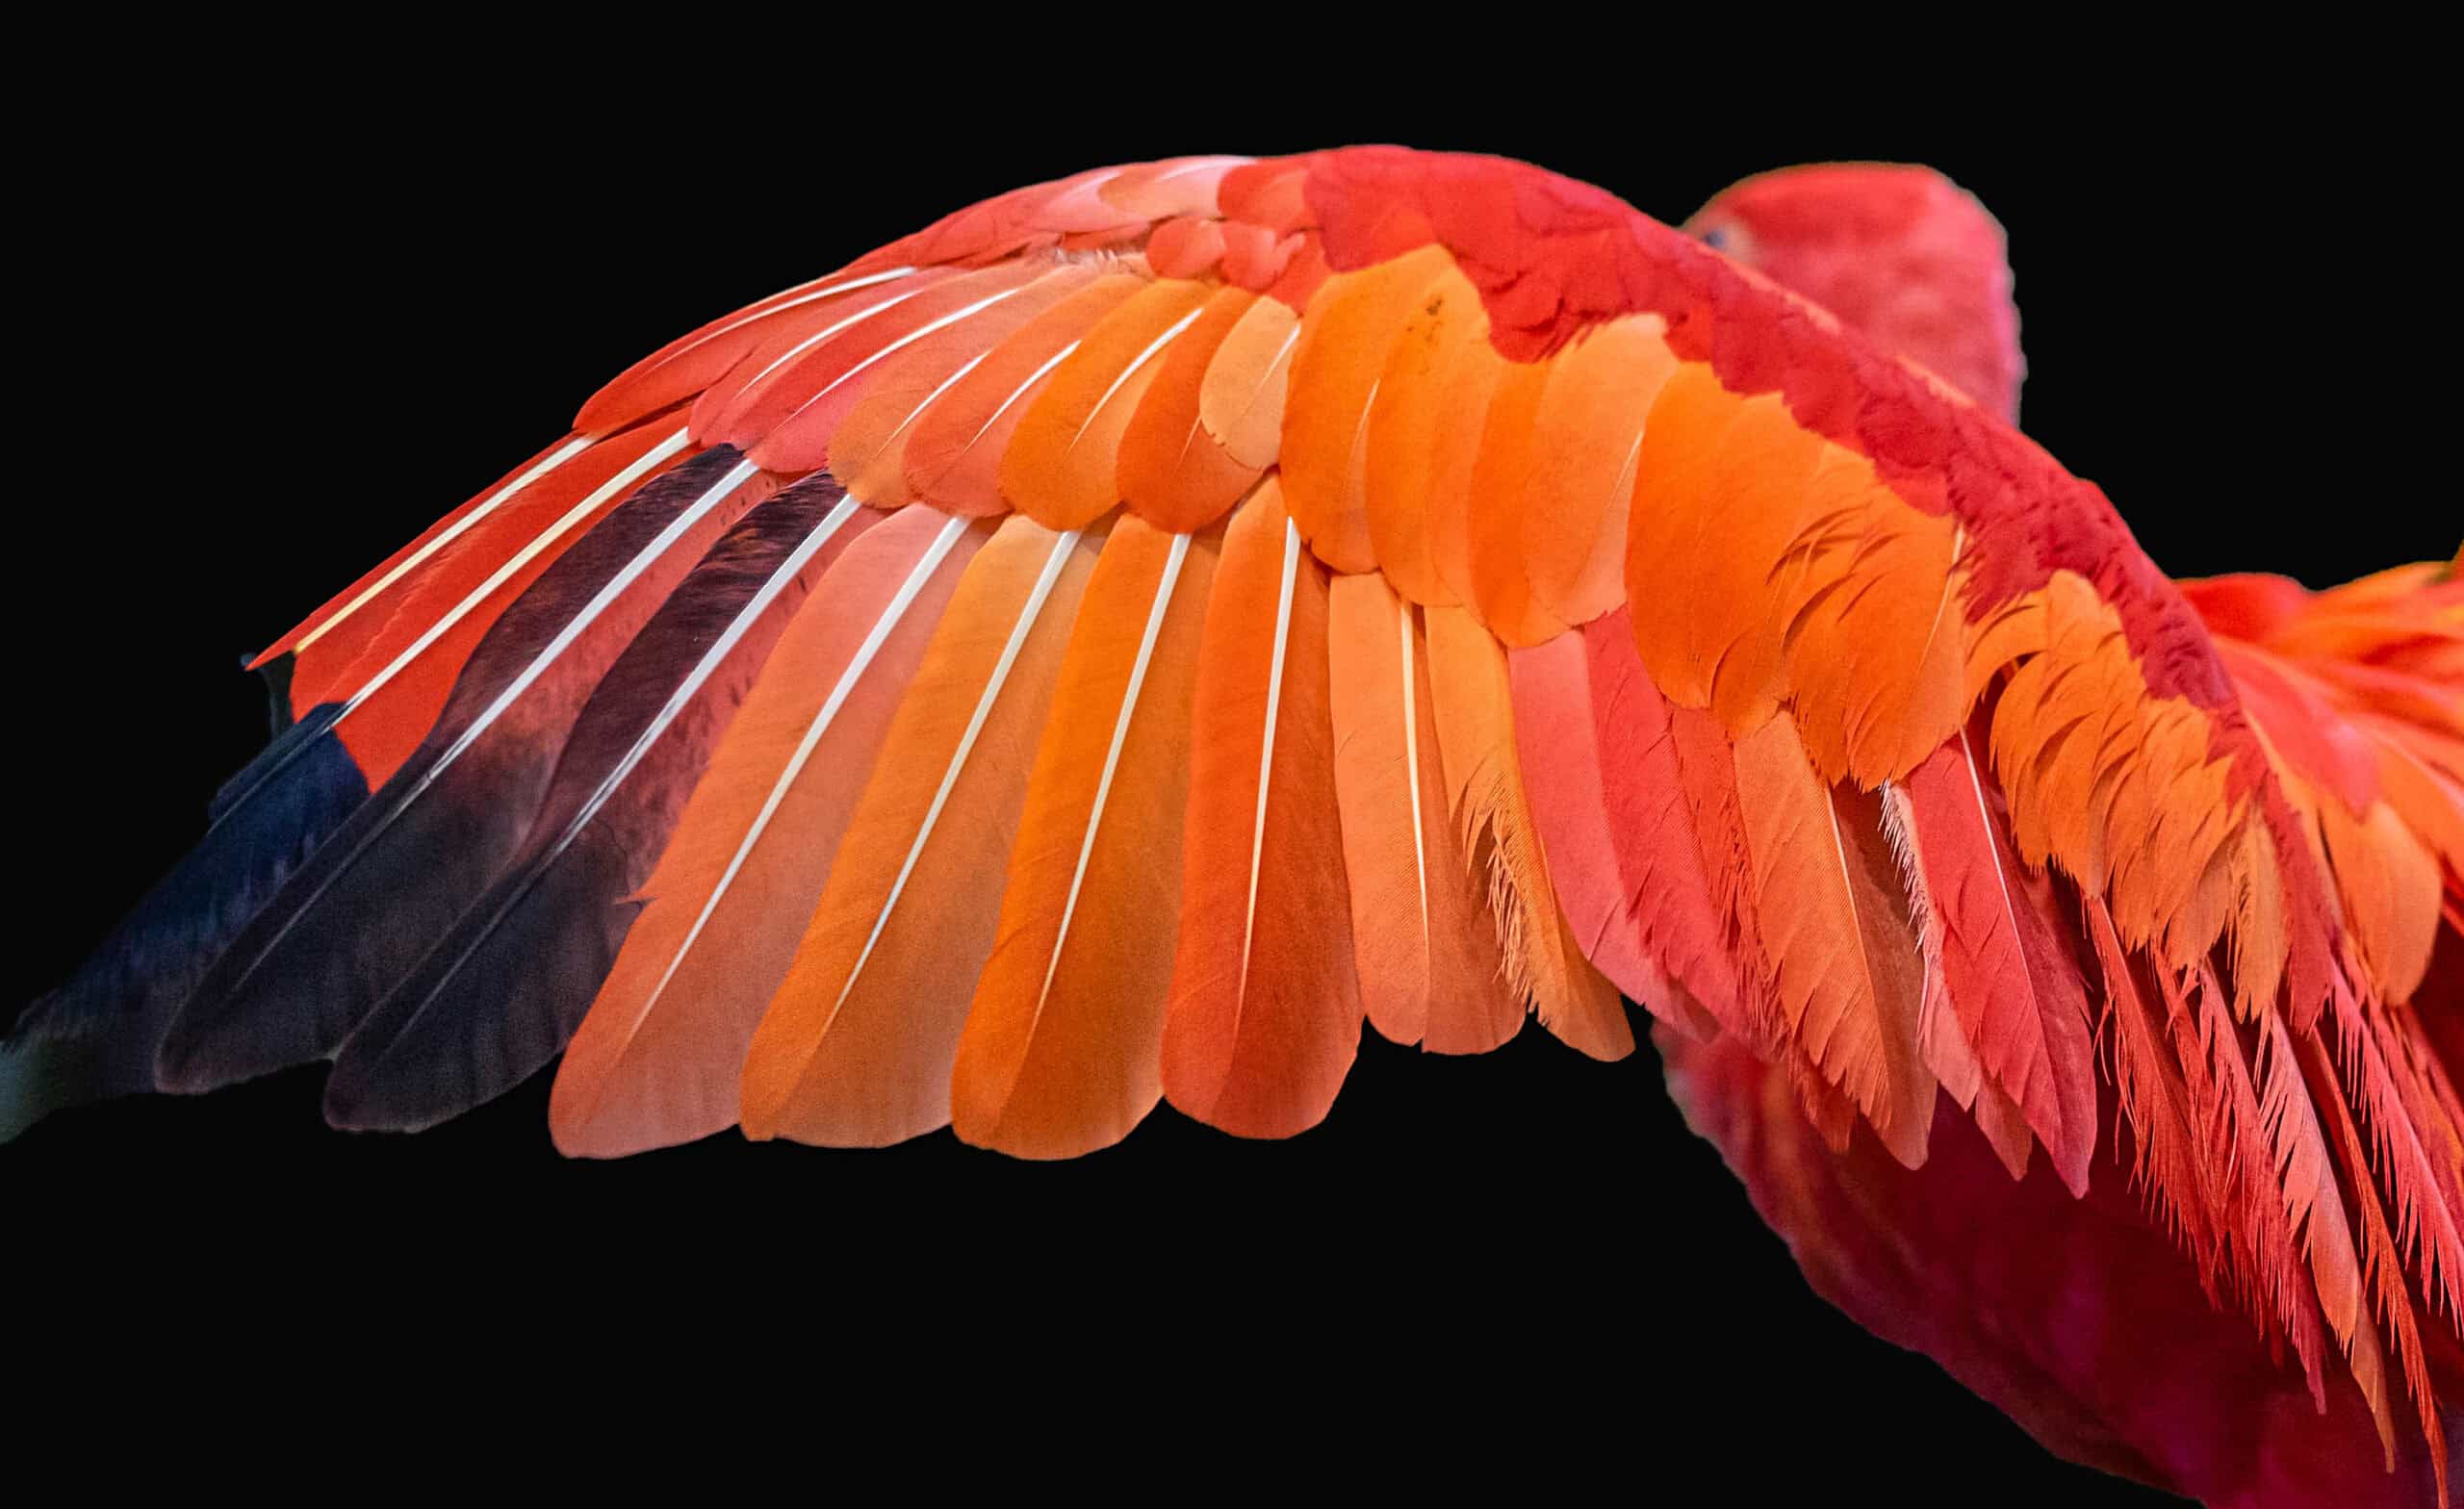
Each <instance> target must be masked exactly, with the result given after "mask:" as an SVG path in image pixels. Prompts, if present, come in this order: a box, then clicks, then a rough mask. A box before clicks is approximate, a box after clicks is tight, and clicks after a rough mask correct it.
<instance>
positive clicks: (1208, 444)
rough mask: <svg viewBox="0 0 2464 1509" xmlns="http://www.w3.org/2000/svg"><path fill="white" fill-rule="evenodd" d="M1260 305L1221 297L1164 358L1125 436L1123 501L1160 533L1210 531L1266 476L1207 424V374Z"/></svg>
mask: <svg viewBox="0 0 2464 1509" xmlns="http://www.w3.org/2000/svg"><path fill="white" fill-rule="evenodd" d="M1256 302H1257V295H1256V294H1248V293H1244V292H1243V291H1241V290H1239V289H1219V290H1217V291H1216V293H1215V295H1214V296H1213V297H1212V298H1209V299H1208V300H1207V303H1206V308H1205V310H1204V311H1203V312H1202V313H1201V314H1200V315H1199V316H1198V318H1197V322H1196V323H1195V324H1193V325H1191V326H1190V327H1189V329H1188V330H1187V331H1185V332H1183V333H1182V335H1181V337H1180V338H1179V339H1178V340H1176V341H1174V342H1173V343H1172V344H1171V345H1169V346H1168V347H1167V348H1166V350H1165V352H1164V355H1163V356H1162V357H1161V358H1159V360H1160V362H1161V364H1162V366H1161V370H1160V371H1157V372H1156V374H1155V381H1154V383H1153V385H1152V386H1150V387H1149V388H1148V389H1147V390H1146V396H1145V397H1143V398H1141V399H1140V400H1139V402H1138V412H1137V413H1136V414H1135V415H1133V416H1132V417H1131V419H1130V422H1129V428H1128V429H1127V430H1125V431H1124V432H1122V435H1121V439H1120V460H1119V463H1118V469H1119V474H1120V491H1121V498H1122V500H1123V501H1125V502H1127V503H1128V504H1129V506H1130V509H1131V511H1132V512H1134V513H1136V514H1137V515H1138V516H1139V517H1140V518H1141V519H1143V520H1145V521H1146V522H1147V523H1148V524H1153V525H1155V527H1157V528H1159V529H1169V530H1172V531H1174V532H1176V533H1184V534H1185V533H1187V532H1189V531H1190V530H1192V529H1203V528H1205V527H1206V526H1207V525H1208V524H1213V523H1214V522H1215V521H1216V520H1218V519H1219V518H1221V517H1223V515H1224V514H1225V513H1226V512H1228V511H1229V510H1230V509H1231V507H1232V505H1233V504H1235V503H1237V502H1239V501H1240V500H1241V499H1242V498H1243V496H1244V495H1245V494H1246V493H1247V492H1248V491H1249V489H1250V488H1251V487H1252V486H1253V485H1255V484H1256V482H1257V480H1258V473H1260V472H1261V471H1263V470H1264V468H1263V467H1256V466H1249V465H1245V464H1244V463H1243V462H1241V461H1239V460H1237V459H1235V458H1234V457H1233V455H1232V454H1231V452H1229V451H1228V450H1226V449H1225V448H1223V446H1222V445H1221V444H1220V443H1219V442H1218V441H1217V440H1216V438H1215V437H1214V436H1213V435H1212V434H1210V433H1209V432H1208V431H1207V429H1206V425H1205V422H1204V419H1203V414H1204V389H1205V384H1206V380H1207V373H1208V372H1209V371H1212V370H1213V368H1214V365H1215V361H1216V357H1217V355H1218V353H1219V351H1220V350H1221V349H1222V346H1223V344H1224V342H1225V340H1226V339H1228V338H1229V336H1230V335H1231V332H1232V331H1233V330H1234V329H1235V328H1237V327H1238V326H1239V324H1240V321H1241V320H1242V318H1243V317H1244V316H1245V314H1246V313H1247V312H1248V310H1249V308H1250V306H1251V305H1253V304H1254V303H1256Z"/></svg>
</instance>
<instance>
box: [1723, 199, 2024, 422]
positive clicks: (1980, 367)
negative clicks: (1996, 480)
mask: <svg viewBox="0 0 2464 1509" xmlns="http://www.w3.org/2000/svg"><path fill="white" fill-rule="evenodd" d="M1685 229H1686V231H1687V232H1688V233H1690V234H1692V235H1695V236H1698V237H1700V238H1702V239H1703V240H1704V241H1705V242H1706V243H1708V244H1710V245H1711V246H1712V247H1714V248H1715V249H1717V250H1719V251H1721V252H1723V253H1725V254H1726V255H1728V256H1729V257H1731V258H1732V259H1734V260H1735V261H1738V262H1741V263H1743V264H1745V265H1746V266H1747V267H1750V268H1752V269H1755V270H1756V271H1758V272H1760V273H1761V274H1762V275H1763V276H1765V277H1767V278H1770V279H1771V280H1772V281H1773V282H1775V283H1778V284H1780V285H1781V286H1782V287H1784V288H1785V289H1788V290H1789V291H1790V292H1792V293H1795V294H1802V295H1804V296H1805V297H1807V298H1809V299H1811V300H1813V301H1814V302H1815V303H1817V304H1820V305H1822V306H1823V307H1825V308H1827V309H1829V310H1830V311H1831V312H1832V313H1833V314H1835V315H1837V316H1838V317H1839V319H1840V320H1842V321H1843V322H1845V323H1847V324H1850V325H1853V326H1855V327H1856V328H1858V329H1860V330H1862V331H1863V332H1864V333H1865V334H1866V335H1868V336H1871V337H1873V338H1874V339H1876V340H1878V341H1880V342H1881V343H1882V344H1883V345H1886V346H1887V347H1889V348H1890V349H1892V350H1895V351H1898V352H1899V353H1900V354H1902V355H1904V356H1906V357H1908V358H1910V359H1911V360H1912V361H1914V362H1916V363H1917V364H1918V365H1920V366H1922V367H1924V368H1926V369H1928V370H1929V371H1933V372H1934V373H1935V374H1936V375H1937V376H1939V377H1941V378H1942V379H1944V380H1945V381H1947V382H1949V383H1950V384H1951V385H1952V386H1954V387H1956V388H1958V389H1960V390H1961V391H1962V392H1963V393H1965V394H1967V395H1968V396H1970V397H1972V398H1974V399H1976V401H1977V402H1979V403H1982V404H1984V405H1986V406H1988V407H1989V408H1992V409H1995V410H1997V411H1998V412H2000V413H2002V414H2003V415H2005V416H2008V417H2011V418H2016V416H2017V414H2018V405H2019V378H2020V374H2021V371H2023V364H2022V363H2021V361H2020V357H2019V312H2018V309H2017V308H2016V306H2015V305H2014V304H2013V303H2012V301H2011V267H2010V261H2009V256H2008V252H2007V250H2006V247H2005V243H2004V239H2003V235H2002V226H2001V223H2000V222H1999V221H1997V220H1995V219H1994V218H1993V217H1992V216H1991V215H1989V214H1988V213H1987V212H1986V209H1985V206H1984V205H1982V204H1979V203H1978V202H1977V200H1976V196H1975V195H1973V194H1971V193H1969V192H1966V191H1965V190H1963V189H1962V188H1960V187H1959V186H1958V185H1957V184H1954V183H1952V182H1951V181H1950V180H1949V179H1947V178H1945V177H1943V176H1942V175H1941V174H1940V173H1938V172H1936V171H1935V170H1934V169H1932V168H1930V167H1915V166H1901V165H1897V164H1887V163H1831V164H1821V165H1817V166H1807V167H1784V168H1781V169H1779V170H1778V171H1776V172H1769V173H1762V174H1759V175H1758V176H1756V177H1753V178H1749V179H1746V180H1745V181H1744V182H1742V183H1739V184H1736V185H1734V186H1733V187H1732V188H1729V189H1727V190H1724V191H1722V192H1720V193H1719V194H1718V195H1717V196H1715V197H1714V198H1713V199H1712V200H1711V202H1710V203H1708V204H1707V205H1705V206H1703V208H1702V209H1701V210H1699V211H1697V212H1695V215H1694V217H1693V218H1691V219H1689V220H1687V221H1686V222H1685Z"/></svg>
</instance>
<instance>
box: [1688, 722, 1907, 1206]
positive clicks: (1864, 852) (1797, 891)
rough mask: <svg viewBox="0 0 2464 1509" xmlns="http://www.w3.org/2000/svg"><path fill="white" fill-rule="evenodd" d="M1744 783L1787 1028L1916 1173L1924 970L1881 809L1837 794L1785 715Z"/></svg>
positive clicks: (1741, 748) (1759, 898) (1756, 739)
mask: <svg viewBox="0 0 2464 1509" xmlns="http://www.w3.org/2000/svg"><path fill="white" fill-rule="evenodd" d="M1736 784H1737V798H1738V804H1739V806H1740V808H1741V810H1742V811H1743V812H1744V815H1745V833H1746V842H1747V847H1748V849H1749V851H1750V853H1751V855H1752V857H1753V864H1754V887H1755V913H1756V915H1757V916H1758V919H1759V921H1760V933H1761V942H1762V950H1763V959H1764V965H1765V969H1766V972H1767V975H1768V977H1769V979H1770V980H1771V981H1772V983H1773V986H1774V988H1775V990H1776V992H1777V996H1778V1000H1779V1004H1780V1008H1781V1010H1782V1013H1783V1015H1784V1019H1785V1020H1786V1022H1787V1024H1788V1027H1789V1030H1790V1032H1791V1034H1792V1035H1793V1036H1795V1037H1796V1038H1797V1039H1798V1040H1799V1041H1800V1042H1802V1043H1803V1044H1804V1045H1805V1048H1806V1052H1807V1053H1808V1054H1809V1056H1810V1057H1811V1058H1812V1059H1813V1061H1815V1062H1816V1063H1817V1064H1819V1065H1820V1066H1821V1069H1822V1073H1823V1077H1824V1078H1825V1079H1827V1080H1829V1081H1830V1082H1831V1083H1832V1084H1834V1085H1836V1086H1838V1087H1840V1089H1841V1090H1843V1091H1845V1092H1846V1094H1847V1096H1848V1098H1849V1099H1850V1100H1852V1101H1854V1102H1856V1104H1857V1108H1858V1109H1859V1110H1860V1111H1861V1112H1863V1113H1864V1114H1865V1119H1866V1120H1867V1121H1869V1122H1871V1123H1872V1124H1873V1127H1874V1130H1875V1131H1876V1132H1877V1133H1879V1134H1880V1135H1881V1137H1882V1139H1883V1142H1884V1145H1885V1146H1886V1147H1888V1148H1889V1149H1890V1151H1891V1156H1892V1157H1894V1158H1897V1159H1898V1160H1899V1161H1900V1162H1901V1163H1902V1164H1906V1165H1908V1166H1909V1167H1911V1168H1914V1167H1917V1166H1919V1165H1921V1164H1923V1163H1924V1159H1925V1141H1926V1135H1927V1132H1928V1131H1929V1129H1930V1128H1931V1126H1932V1123H1933V1116H1934V1078H1933V1075H1932V1074H1931V1073H1929V1072H1928V1071H1927V1070H1926V1068H1925V1065H1924V1062H1923V1059H1922V1056H1921V1055H1920V1053H1919V1052H1918V1049H1917V1040H1916V1018H1917V1006H1918V1002H1919V999H1920V995H1921V992H1922V989H1923V973H1922V970H1921V967H1920V965H1919V959H1918V954H1917V948H1916V938H1915V935H1914V934H1913V933H1912V931H1911V930H1910V927H1909V922H1908V917H1907V912H1906V898H1905V896H1904V894H1903V893H1902V892H1901V890H1900V882H1899V877H1898V874H1897V870H1896V867H1895V865H1894V864H1893V862H1892V860H1891V857H1890V856H1889V854H1888V853H1887V851H1886V849H1885V848H1884V845H1883V842H1882V834H1881V814H1880V809H1879V806H1878V805H1877V804H1876V802H1875V800H1874V798H1872V797H1871V796H1870V795H1868V794H1866V793H1863V792H1859V791H1855V790H1835V789H1832V788H1828V787H1826V786H1825V784H1824V783H1823V781H1822V780H1821V778H1820V777H1818V776H1817V775H1815V773H1814V770H1813V767H1812V766H1811V765H1810V764H1809V763H1808V761H1807V759H1806V755H1805V748H1804V746H1803V745H1801V744H1800V743H1799V742H1798V740H1797V730H1796V724H1795V722H1794V721H1793V720H1792V719H1790V718H1789V717H1788V715H1787V714H1785V713H1781V714H1779V715H1778V716H1776V717H1774V718H1772V719H1771V721H1770V722H1768V723H1766V724H1764V725H1763V726H1762V727H1761V728H1760V729H1756V730H1755V731H1754V732H1753V733H1751V734H1749V735H1747V736H1746V737H1745V738H1743V739H1741V740H1739V741H1738V742H1737V745H1736Z"/></svg>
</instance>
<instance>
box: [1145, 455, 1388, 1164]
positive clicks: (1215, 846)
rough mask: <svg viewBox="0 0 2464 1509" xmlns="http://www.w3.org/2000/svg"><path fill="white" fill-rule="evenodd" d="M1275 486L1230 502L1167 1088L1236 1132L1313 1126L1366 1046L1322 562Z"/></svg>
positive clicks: (1206, 666) (1185, 882)
mask: <svg viewBox="0 0 2464 1509" xmlns="http://www.w3.org/2000/svg"><path fill="white" fill-rule="evenodd" d="M1279 492H1280V490H1279V489H1277V488H1276V487H1275V486H1274V484H1273V483H1271V482H1270V483H1268V484H1267V485H1266V486H1265V487H1264V488H1261V489H1260V490H1259V493H1258V496H1257V497H1256V498H1255V499H1251V500H1250V501H1249V502H1248V503H1247V504H1246V505H1245V506H1244V507H1243V508H1242V509H1241V511H1240V512H1239V513H1238V514H1236V515H1234V516H1233V518H1232V522H1231V524H1230V526H1229V527H1228V528H1227V529H1226V530H1225V532H1224V537H1223V555H1222V560H1221V563H1220V564H1219V566H1218V567H1217V568H1216V573H1215V591H1214V595H1213V597H1212V598H1211V599H1210V600H1209V601H1208V604H1207V610H1206V629H1205V633H1204V635H1203V636H1202V638H1201V640H1200V648H1199V658H1198V674H1197V687H1196V692H1195V695H1194V699H1193V712H1192V718H1191V723H1190V738H1189V755H1188V758H1189V763H1190V778H1189V779H1190V807H1189V822H1188V831H1187V835H1186V837H1185V838H1184V839H1183V841H1182V877H1183V879H1182V882H1181V934H1180V945H1179V954H1178V958H1177V959H1176V960H1175V961H1174V964H1173V968H1172V1000H1171V1006H1170V1009H1169V1010H1168V1012H1167V1013H1166V1016H1165V1022H1164V1090H1165V1093H1166V1094H1167V1095H1168V1096H1170V1097H1171V1101H1172V1104H1173V1105H1174V1106H1176V1107H1178V1108H1179V1109H1180V1110H1181V1111H1182V1112H1184V1113H1187V1114H1189V1115H1192V1116H1194V1117H1196V1118H1197V1119H1198V1120H1200V1121H1204V1122H1206V1123H1207V1124H1208V1125H1210V1126H1215V1127H1220V1128H1221V1129H1223V1130H1224V1131H1227V1132H1236V1133H1239V1134H1241V1135H1242V1136H1244V1137H1289V1136H1291V1135H1292V1134H1294V1133H1296V1132H1299V1131H1303V1130H1305V1129H1306V1128H1309V1127H1312V1126H1315V1125H1317V1124H1318V1122H1319V1121H1320V1120H1322V1119H1323V1118H1324V1116H1325V1114H1326V1111H1327V1108H1328V1107H1330V1106H1332V1105H1333V1104H1334V1100H1335V1095H1336V1093H1337V1092H1338V1091H1340V1090H1341V1089H1342V1088H1343V1082H1344V1076H1345V1074H1346V1073H1347V1072H1348V1071H1349V1069H1350V1068H1351V1061H1352V1055H1353V1054H1354V1052H1355V1051H1356V1050H1357V1049H1358V1046H1359V1043H1360V1020H1361V1002H1360V988H1359V981H1358V978H1357V976H1356V975H1355V974H1354V972H1353V964H1352V939H1351V918H1350V914H1349V912H1348V910H1347V906H1348V900H1347V898H1348V894H1349V893H1348V890H1347V886H1346V882H1345V873H1344V864H1343V854H1344V845H1343V832H1342V823H1341V819H1340V818H1339V817H1338V816H1337V811H1336V799H1335V780H1334V730H1333V725H1332V722H1331V716H1330V713H1329V711H1328V703H1327V695H1328V694H1327V661H1326V653H1327V652H1326V587H1327V583H1326V575H1325V572H1324V569H1323V568H1322V567H1321V566H1319V565H1318V563H1317V562H1316V561H1315V560H1312V559H1310V558H1309V557H1308V553H1307V551H1305V550H1303V549H1302V548H1301V545H1300V535H1299V531H1298V530H1297V529H1296V528H1295V527H1293V525H1292V523H1291V520H1290V518H1289V516H1287V515H1286V514H1285V513H1284V511H1283V503H1282V499H1281V498H1280V496H1279Z"/></svg>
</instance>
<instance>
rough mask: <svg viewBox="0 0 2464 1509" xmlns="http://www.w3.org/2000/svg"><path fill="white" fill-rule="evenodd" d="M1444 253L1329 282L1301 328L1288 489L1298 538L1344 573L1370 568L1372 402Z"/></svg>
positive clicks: (1430, 250) (1289, 425) (1433, 250)
mask: <svg viewBox="0 0 2464 1509" xmlns="http://www.w3.org/2000/svg"><path fill="white" fill-rule="evenodd" d="M1449 269H1450V259H1449V258H1448V256H1447V254H1446V251H1445V249H1444V248H1443V247H1438V246H1424V247H1423V248H1421V249H1420V250H1418V251H1415V252H1411V253H1409V254H1407V255H1404V256H1401V257H1397V258H1395V259H1393V260H1392V261H1389V262H1383V263H1379V264H1377V265H1376V266H1374V267H1372V268H1367V269H1362V270H1360V271H1358V272H1346V273H1338V274H1336V275H1335V276H1333V277H1331V278H1328V279H1327V280H1326V283H1325V286H1324V287H1323V288H1322V289H1321V290H1319V293H1318V296H1317V297H1316V299H1315V300H1314V301H1313V302H1312V303H1311V304H1310V306H1309V318H1308V319H1307V320H1303V321H1302V322H1301V326H1300V344H1299V345H1298V346H1297V348H1296V349H1295V350H1294V352H1293V355H1292V379H1291V382H1292V386H1291V397H1290V399H1289V401H1288V402H1287V403H1286V406H1285V409H1284V425H1283V488H1284V499H1285V504H1286V506H1287V507H1289V508H1290V509H1291V510H1292V518H1293V522H1294V524H1296V525H1298V526H1299V529H1300V537H1301V538H1302V539H1304V540H1306V541H1308V542H1309V548H1310V549H1311V550H1314V551H1316V552H1317V556H1318V558H1319V559H1320V560H1322V561H1324V562H1325V563H1326V564H1327V565H1329V566H1331V567H1333V568H1334V569H1335V570H1337V571H1342V572H1359V571H1369V570H1372V569H1373V568H1374V567H1375V566H1376V565H1377V551H1376V548H1375V545H1374V543H1373V541H1372V539H1371V536H1370V530H1369V504H1368V498H1367V493H1366V489H1367V466H1368V452H1369V435H1368V428H1369V411H1370V402H1371V400H1372V399H1373V397H1374V396H1376V394H1377V391H1378V382H1379V378H1380V376H1381V374H1382V373H1383V371H1384V370H1385V366H1386V354H1387V351H1388V349H1389V348H1390V346H1391V345H1393V343H1394V341H1395V339H1396V332H1397V330H1398V329H1399V328H1401V327H1402V326H1403V323H1404V319H1405V316H1406V313H1407V312H1408V311H1410V310H1411V309H1413V308H1415V307H1417V306H1418V305H1419V304H1420V303H1422V302H1424V300H1425V299H1426V297H1427V294H1428V293H1429V290H1430V289H1431V288H1432V287H1433V286H1434V285H1435V283H1436V282H1437V279H1438V277H1439V275H1440V274H1441V273H1442V272H1444V271H1447V270H1449Z"/></svg>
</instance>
